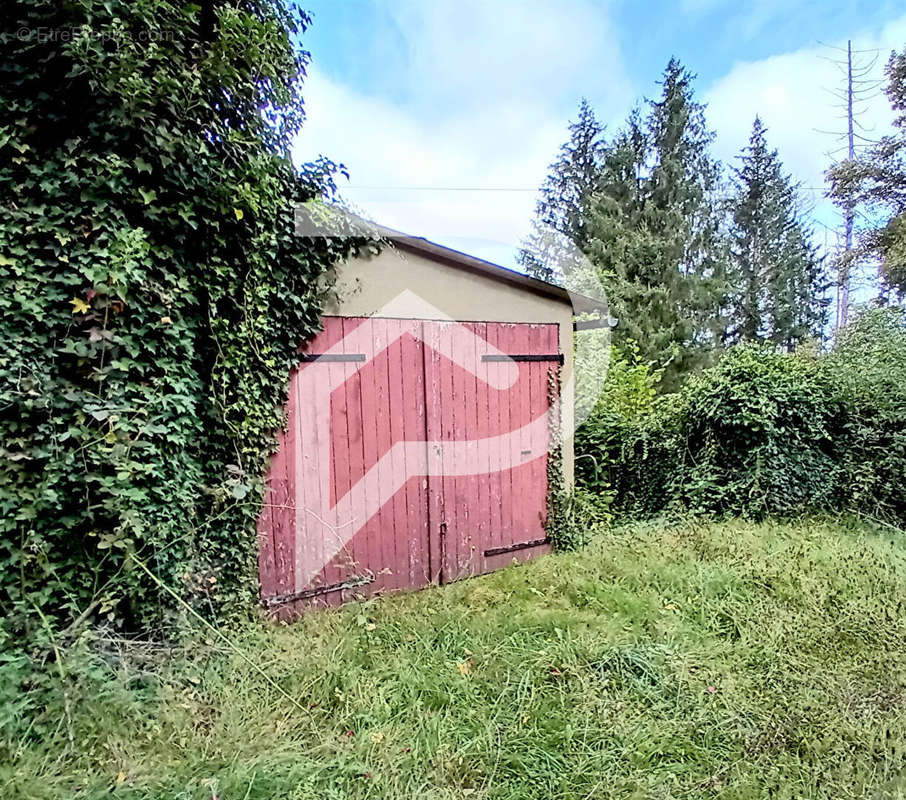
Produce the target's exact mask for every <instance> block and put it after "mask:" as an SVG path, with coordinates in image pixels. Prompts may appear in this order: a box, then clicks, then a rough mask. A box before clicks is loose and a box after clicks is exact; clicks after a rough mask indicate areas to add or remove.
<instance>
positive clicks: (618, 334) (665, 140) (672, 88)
mask: <svg viewBox="0 0 906 800" xmlns="http://www.w3.org/2000/svg"><path fill="white" fill-rule="evenodd" d="M693 78H694V76H693V75H691V74H690V73H689V72H688V71H687V70H686V69H685V68H684V67H683V66H682V65H681V64H680V63H679V62H678V61H676V60H675V59H671V61H670V63H669V64H668V65H667V68H666V70H665V72H664V78H663V81H662V84H661V85H662V91H661V97H660V98H659V99H658V100H654V101H649V102H648V112H647V114H646V115H645V116H644V117H643V115H642V113H641V112H639V111H635V112H633V113H632V114H631V115H630V117H629V119H628V120H627V123H626V126H625V127H624V129H623V130H622V131H620V133H619V134H618V135H617V136H616V137H615V139H614V141H613V142H612V143H611V145H610V146H609V147H608V148H607V151H606V153H605V156H604V163H603V166H602V174H601V177H600V178H599V181H598V188H597V192H596V194H595V198H594V202H593V204H592V208H591V211H590V217H589V230H590V233H591V236H590V238H589V245H588V251H589V254H590V257H591V258H592V260H593V261H594V262H595V264H596V266H597V267H598V269H599V272H600V275H601V278H602V281H603V282H604V284H605V287H606V289H607V294H608V300H609V302H610V304H611V308H612V309H613V311H614V313H615V315H616V316H617V317H618V319H619V324H618V326H617V328H616V329H615V330H614V336H615V341H616V342H617V343H618V344H619V343H621V342H625V341H627V340H632V341H634V342H636V343H637V344H638V346H639V348H640V352H641V354H642V357H643V358H644V359H645V360H647V361H652V362H654V363H655V364H657V365H658V366H665V367H666V371H665V374H664V381H663V384H662V385H664V386H665V387H666V388H668V389H669V388H675V386H676V385H677V383H678V382H679V380H680V378H681V376H682V375H683V374H684V373H686V372H688V371H689V370H690V369H693V368H695V367H696V366H699V365H701V364H704V363H707V361H708V360H709V358H710V356H711V354H712V353H713V351H714V349H715V348H716V347H717V346H718V345H719V343H720V340H721V336H722V332H723V328H724V320H723V318H722V317H721V306H722V298H723V290H724V281H725V272H726V255H725V247H724V243H723V238H722V235H721V213H720V211H721V209H720V204H719V202H718V194H717V192H718V188H719V179H720V169H719V165H718V163H717V162H716V161H715V160H714V159H712V157H711V156H710V154H709V147H710V144H711V141H712V140H713V138H714V135H713V134H712V133H711V131H710V130H709V129H708V127H707V125H706V122H705V115H704V106H703V105H701V104H700V103H697V102H695V100H694V98H693V92H692V81H693Z"/></svg>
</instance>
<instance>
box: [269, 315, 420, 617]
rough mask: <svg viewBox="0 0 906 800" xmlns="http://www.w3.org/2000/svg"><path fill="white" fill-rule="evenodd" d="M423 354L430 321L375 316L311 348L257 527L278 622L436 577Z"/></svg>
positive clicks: (333, 331) (332, 327) (350, 323)
mask: <svg viewBox="0 0 906 800" xmlns="http://www.w3.org/2000/svg"><path fill="white" fill-rule="evenodd" d="M423 351H424V345H423V343H422V330H421V322H420V321H418V320H395V319H373V318H348V317H346V318H339V317H327V318H325V319H324V329H323V331H322V332H321V333H320V334H319V335H318V336H317V337H315V339H314V340H312V342H311V343H310V344H309V345H308V346H307V348H306V352H307V354H308V355H307V356H306V358H307V359H309V360H308V361H307V362H305V363H303V364H302V365H301V366H300V367H299V369H297V370H296V371H295V372H294V374H293V376H292V378H291V380H290V400H289V403H288V407H287V414H288V419H287V430H286V432H285V433H284V434H283V435H282V436H281V440H280V442H279V450H278V452H277V454H276V456H275V458H274V460H273V462H272V465H271V470H270V474H269V477H268V484H267V489H266V496H265V507H264V510H263V512H262V515H261V518H260V519H259V525H258V527H259V543H260V550H259V572H260V575H261V589H262V600H263V601H264V604H265V606H266V607H269V608H271V609H273V610H274V612H275V613H276V615H277V616H278V617H281V618H291V617H294V616H297V615H298V613H299V612H300V611H301V610H303V609H304V608H307V607H311V606H320V605H337V604H340V603H342V602H345V601H347V600H349V599H352V598H353V597H355V596H359V595H367V594H372V593H374V592H379V591H387V590H394V589H401V588H416V587H419V586H425V585H427V584H428V583H429V582H430V573H429V568H430V564H429V557H428V494H427V492H428V485H427V477H426V468H425V463H426V457H425V454H424V449H425V447H426V444H425V438H426V437H425V425H426V421H425V416H426V415H425V388H424V378H425V373H424V352H423Z"/></svg>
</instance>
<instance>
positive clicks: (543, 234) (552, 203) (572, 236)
mask: <svg viewBox="0 0 906 800" xmlns="http://www.w3.org/2000/svg"><path fill="white" fill-rule="evenodd" d="M604 149H605V142H604V126H603V125H602V124H601V123H600V122H599V121H598V119H597V118H596V117H595V113H594V111H593V110H592V108H591V106H590V105H589V104H588V102H587V101H586V100H584V99H583V100H582V101H581V103H580V104H579V113H578V116H577V118H576V121H575V122H572V123H570V126H569V140H568V141H567V142H565V143H564V144H563V145H562V147H561V148H560V153H559V156H558V158H557V160H556V161H555V162H554V163H553V164H551V165H550V172H549V173H548V176H547V179H546V180H545V182H544V185H543V186H542V187H541V197H540V199H539V200H538V204H537V206H536V209H535V220H534V223H533V226H532V233H531V234H530V236H529V238H528V240H527V241H526V242H525V245H524V247H523V249H522V250H521V251H520V253H519V258H518V260H519V263H520V264H521V265H522V267H523V269H524V270H525V271H526V272H527V273H528V274H529V275H532V276H533V277H537V278H541V279H542V280H547V281H556V282H562V280H563V275H562V272H561V270H560V269H559V268H558V265H559V264H560V263H561V262H562V261H563V260H564V259H568V258H569V257H570V255H569V253H568V252H567V251H569V250H572V249H573V248H575V249H576V250H578V251H582V250H583V249H584V248H585V246H586V242H587V231H586V222H587V219H588V206H589V202H590V199H591V196H592V194H593V193H594V191H595V186H596V183H597V179H598V175H599V172H600V168H601V159H602V158H603V154H604Z"/></svg>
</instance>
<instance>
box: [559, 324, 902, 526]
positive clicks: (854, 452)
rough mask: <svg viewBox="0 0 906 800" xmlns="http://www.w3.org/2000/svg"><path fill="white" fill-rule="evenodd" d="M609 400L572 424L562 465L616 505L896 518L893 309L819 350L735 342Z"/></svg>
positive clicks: (898, 479)
mask: <svg viewBox="0 0 906 800" xmlns="http://www.w3.org/2000/svg"><path fill="white" fill-rule="evenodd" d="M618 374H620V373H618ZM613 397H619V393H616V394H611V395H610V397H608V396H605V397H604V398H603V399H602V403H601V404H600V405H599V407H598V408H597V409H596V411H595V414H594V415H593V416H592V417H591V418H590V419H589V421H588V422H587V423H586V424H585V426H584V427H583V428H582V429H581V430H580V431H579V432H578V434H577V436H576V450H577V456H576V465H577V476H578V480H579V483H580V485H581V486H582V487H584V488H585V489H587V490H591V491H607V492H609V493H611V494H612V503H611V505H612V508H613V509H614V511H615V512H616V513H618V514H620V515H623V516H630V517H651V516H654V515H656V514H659V513H662V512H664V511H669V510H672V509H677V510H681V511H691V512H695V513H705V514H715V515H731V514H734V515H744V516H749V517H753V518H759V517H763V516H765V515H781V516H788V515H794V514H799V513H804V512H809V511H820V510H829V511H838V510H847V511H853V512H856V513H859V514H866V515H869V516H873V517H877V518H881V519H883V520H886V521H889V522H892V523H895V524H900V525H902V524H906V493H904V491H903V486H906V316H904V313H903V312H902V311H901V310H899V309H883V310H872V311H868V312H865V313H863V314H861V315H859V316H857V317H856V318H855V319H854V321H853V322H852V324H851V325H850V326H849V327H848V328H847V329H846V330H845V331H844V332H843V333H842V334H841V336H840V337H839V340H838V342H837V344H836V346H835V348H834V349H833V350H832V351H831V352H830V353H829V354H827V355H815V354H800V353H792V354H788V353H780V352H777V351H775V350H773V349H772V348H770V347H768V346H765V345H740V346H737V347H734V348H731V349H730V350H728V351H727V352H726V353H725V354H724V356H723V358H722V359H721V361H720V362H719V363H718V364H717V365H716V366H714V367H712V368H710V369H707V370H704V371H703V372H702V373H700V374H699V375H696V376H693V377H692V378H690V379H689V380H688V381H687V382H686V384H685V385H684V387H683V388H682V390H681V391H680V392H679V393H677V394H675V395H666V396H662V397H658V398H654V399H653V400H651V402H650V403H649V405H648V407H647V409H645V408H642V407H637V409H636V410H637V413H632V414H627V413H625V408H626V404H623V403H619V402H617V403H612V402H611V399H612V398H613Z"/></svg>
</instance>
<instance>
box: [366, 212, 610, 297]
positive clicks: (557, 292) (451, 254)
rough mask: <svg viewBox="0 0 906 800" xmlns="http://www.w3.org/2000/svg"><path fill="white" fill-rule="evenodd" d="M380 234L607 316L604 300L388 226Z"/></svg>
mask: <svg viewBox="0 0 906 800" xmlns="http://www.w3.org/2000/svg"><path fill="white" fill-rule="evenodd" d="M379 231H380V235H381V237H382V238H384V239H386V240H388V241H390V242H392V243H393V245H394V246H395V247H396V248H397V249H399V250H403V251H408V252H411V253H415V254H417V255H422V256H425V257H427V258H430V259H432V260H434V261H438V262H440V263H442V264H446V265H448V266H451V267H456V268H458V269H465V270H469V271H470V272H476V273H479V274H482V275H487V276H489V277H491V278H495V279H497V280H502V281H506V282H507V283H510V284H513V285H514V286H517V287H519V288H521V289H525V290H527V291H530V292H535V293H536V294H540V295H544V296H545V297H550V298H552V299H554V300H559V301H561V302H563V303H568V304H569V305H571V306H572V307H573V310H574V311H575V312H576V313H577V314H588V313H592V314H594V313H599V314H606V313H607V303H606V302H605V301H604V300H598V299H596V298H594V297H588V296H587V295H583V294H576V293H575V292H570V291H567V290H566V289H564V288H563V287H562V286H557V285H556V284H554V283H548V282H547V281H542V280H540V279H538V278H533V277H531V276H529V275H525V274H524V273H522V272H517V271H516V270H514V269H509V268H507V267H502V266H500V265H499V264H494V263H492V262H490V261H485V260H484V259H482V258H477V257H475V256H470V255H469V254H468V253H463V252H460V251H459V250H454V249H453V248H452V247H445V246H444V245H440V244H437V243H436V242H431V241H429V240H428V239H424V238H422V237H421V236H410V235H409V234H407V233H402V232H401V231H396V230H393V229H392V228H385V227H380V228H379Z"/></svg>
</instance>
